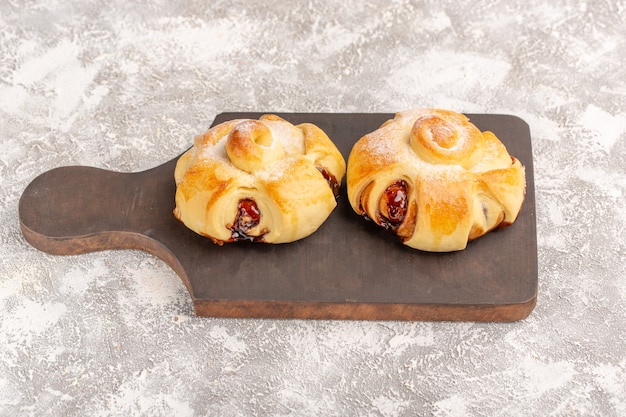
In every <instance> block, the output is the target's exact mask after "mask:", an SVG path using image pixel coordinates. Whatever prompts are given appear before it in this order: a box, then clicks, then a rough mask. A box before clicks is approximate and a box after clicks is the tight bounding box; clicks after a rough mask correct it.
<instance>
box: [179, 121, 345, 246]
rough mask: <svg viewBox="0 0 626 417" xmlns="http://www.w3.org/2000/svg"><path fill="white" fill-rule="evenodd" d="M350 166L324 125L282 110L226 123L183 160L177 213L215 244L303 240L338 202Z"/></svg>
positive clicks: (210, 132) (197, 142)
mask: <svg viewBox="0 0 626 417" xmlns="http://www.w3.org/2000/svg"><path fill="white" fill-rule="evenodd" d="M345 170H346V164H345V161H344V159H343V156H342V155H341V153H340V152H339V151H338V150H337V148H336V147H335V145H334V143H333V142H331V140H330V139H329V138H328V136H327V135H326V134H325V133H324V132H323V131H322V130H321V129H320V128H318V127H317V126H315V125H313V124H309V123H304V124H300V125H297V126H294V125H293V124H291V123H289V122H287V121H285V120H283V119H282V118H280V117H278V116H275V115H264V116H262V117H260V118H259V120H253V119H238V120H231V121H227V122H224V123H221V124H219V125H217V126H214V127H212V128H211V129H209V130H208V131H207V132H205V133H204V134H202V135H200V136H198V137H196V139H195V142H194V146H193V147H192V148H191V149H189V150H188V151H187V152H185V153H184V154H183V155H182V156H181V157H180V158H179V160H178V161H177V163H176V169H175V172H174V179H175V181H176V187H177V188H176V208H175V209H174V215H175V216H176V218H177V219H179V220H180V221H182V222H183V223H184V224H185V225H186V226H187V227H189V228H190V229H191V230H193V231H195V232H196V233H198V234H201V235H203V236H206V237H209V238H211V239H212V240H213V241H214V242H215V243H218V244H220V245H221V244H222V243H223V242H234V241H239V240H250V241H258V242H266V243H286V242H293V241H295V240H298V239H302V238H304V237H306V236H308V235H310V234H311V233H313V232H314V231H316V230H317V229H318V228H319V226H320V225H321V224H322V223H323V222H324V221H325V220H326V218H327V217H328V216H329V215H330V213H331V212H332V211H333V209H334V208H335V207H336V205H337V202H336V196H337V194H338V192H339V185H340V183H341V180H342V179H343V176H344V174H345Z"/></svg>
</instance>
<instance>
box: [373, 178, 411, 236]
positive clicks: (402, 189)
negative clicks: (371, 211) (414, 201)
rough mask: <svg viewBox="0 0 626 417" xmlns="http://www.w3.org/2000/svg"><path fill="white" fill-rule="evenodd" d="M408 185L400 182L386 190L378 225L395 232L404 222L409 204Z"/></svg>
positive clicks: (380, 208)
mask: <svg viewBox="0 0 626 417" xmlns="http://www.w3.org/2000/svg"><path fill="white" fill-rule="evenodd" d="M407 197H408V184H407V183H406V181H404V180H398V181H396V182H394V183H393V184H391V185H390V186H389V187H387V189H386V190H385V192H384V194H383V196H382V198H381V200H380V205H379V211H378V224H380V225H381V226H382V227H383V228H385V229H387V230H391V231H395V230H396V229H397V228H398V226H400V224H402V222H403V221H404V217H405V216H406V213H407V210H408V207H409V204H408V198H407Z"/></svg>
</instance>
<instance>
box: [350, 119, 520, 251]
mask: <svg viewBox="0 0 626 417" xmlns="http://www.w3.org/2000/svg"><path fill="white" fill-rule="evenodd" d="M346 182H347V188H348V199H349V201H350V204H351V205H352V208H353V209H354V210H355V211H356V212H357V213H359V214H361V215H364V216H366V217H368V218H370V219H371V220H373V221H374V222H376V223H377V224H378V225H380V226H382V227H383V228H385V229H387V230H390V231H391V232H393V233H395V234H397V235H398V236H399V237H400V239H401V240H402V242H403V243H404V244H405V245H407V246H410V247H412V248H415V249H420V250H424V251H431V252H447V251H456V250H462V249H465V247H466V246H467V242H468V241H469V240H472V239H476V238H477V237H479V236H482V235H484V234H485V233H487V232H489V231H490V230H492V229H494V228H496V227H503V226H507V225H509V224H511V223H513V222H514V221H515V219H516V218H517V215H518V214H519V211H520V208H521V206H522V202H523V200H524V195H525V190H526V180H525V172H524V167H523V166H522V164H521V163H520V161H518V160H517V159H516V158H514V157H512V156H510V155H509V153H508V151H507V150H506V148H505V146H504V145H503V144H502V143H501V142H500V140H499V139H498V138H497V137H496V136H495V135H494V134H493V133H491V132H481V131H480V130H479V129H478V128H477V127H476V126H474V125H473V124H472V123H471V122H470V121H469V119H468V118H467V117H466V116H464V115H462V114H459V113H455V112H452V111H447V110H439V109H414V110H407V111H403V112H400V113H397V114H396V115H395V117H394V118H393V119H391V120H388V121H386V122H385V123H384V124H383V125H382V126H381V127H380V128H379V129H377V130H376V131H374V132H371V133H369V134H367V135H365V136H364V137H362V138H361V139H360V140H359V141H358V142H357V143H356V144H355V145H354V147H353V149H352V151H351V152H350V156H349V157H348V172H347V174H346Z"/></svg>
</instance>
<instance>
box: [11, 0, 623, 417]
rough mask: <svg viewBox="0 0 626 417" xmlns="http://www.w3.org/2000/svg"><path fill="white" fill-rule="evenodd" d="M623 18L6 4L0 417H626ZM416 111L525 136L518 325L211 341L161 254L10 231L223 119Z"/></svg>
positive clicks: (237, 331) (307, 324)
mask: <svg viewBox="0 0 626 417" xmlns="http://www.w3.org/2000/svg"><path fill="white" fill-rule="evenodd" d="M625 16H626V10H625V3H624V1H613V2H609V1H594V2H585V1H567V0H555V1H551V2H543V1H537V0H531V1H528V0H525V1H519V0H515V1H473V2H456V1H454V2H453V1H387V0H386V1H370V2H359V1H344V0H341V1H338V0H335V1H309V2H289V3H288V2H279V1H266V2H261V1H239V2H236V1H232V2H226V1H215V2H201V1H180V2H169V1H157V2H154V1H135V2H127V1H126V0H124V1H121V0H112V1H107V2H97V1H92V2H83V1H78V0H73V1H60V0H59V1H41V0H32V1H17V0H9V1H4V2H2V3H0V51H1V53H0V175H1V185H0V239H1V246H0V260H1V263H0V415H3V416H4V415H11V416H18V415H19V416H21V415H37V416H39V415H59V416H85V415H94V416H107V415H124V416H129V415H147V416H161V415H176V416H239V415H274V416H288V415H291V416H321V415H336V416H357V415H358V416H415V415H435V416H518V415H521V416H587V415H593V416H622V415H625V414H626V347H625V346H626V340H625V339H626V317H625V313H626V268H625V259H624V258H625V256H624V253H625V248H626V237H625V226H626V207H625V204H624V198H625V195H624V194H625V190H626V175H625V174H626V172H625V171H626V169H625V167H626V151H625V150H624V149H625V137H626V135H625V131H626V106H625V104H626V69H625V66H624V62H625V60H626V52H625V51H626V22H625ZM421 106H435V107H443V108H449V109H453V110H457V111H461V112H468V113H506V114H514V115H516V116H519V117H522V118H523V119H525V120H526V121H527V122H528V123H529V125H530V127H531V132H532V139H533V151H534V163H535V178H536V198H537V227H538V245H539V252H538V257H539V295H538V304H537V307H536V308H535V310H534V311H533V313H531V315H530V317H529V318H528V319H526V320H524V321H521V322H516V323H509V324H489V323H423V322H400V323H398V322H351V321H345V322H334V321H295V320H294V321H292V320H284V321H277V320H253V319H247V320H227V319H212V318H198V317H195V316H193V311H192V306H191V301H190V300H189V297H188V295H187V293H186V290H185V288H184V286H183V284H182V282H181V281H180V279H179V278H178V277H177V276H176V275H175V274H174V273H173V271H171V270H170V269H169V268H168V267H167V266H165V264H163V263H162V262H161V261H160V260H158V259H156V258H154V257H152V256H150V255H148V254H145V253H143V252H139V251H109V252H102V253H95V254H88V255H80V256H70V257H56V256H51V255H47V254H45V253H42V252H39V251H37V250H36V249H34V248H32V247H31V246H29V245H28V244H27V243H26V242H25V240H24V239H23V237H22V235H21V233H20V230H19V225H18V217H17V206H18V200H19V197H20V195H21V193H22V191H23V190H24V188H25V187H26V186H27V185H28V183H29V182H30V181H31V180H32V179H33V178H34V177H35V176H36V175H38V174H39V173H42V172H44V171H47V170H49V169H52V168H55V167H58V166H65V165H74V164H78V165H90V166H97V167H102V168H107V169H111V170H115V171H124V172H136V171H141V170H144V169H149V168H152V167H154V166H156V165H159V164H161V163H163V162H165V161H167V160H169V159H171V158H173V157H175V156H176V155H178V154H179V153H180V152H182V151H183V150H184V149H186V148H187V147H188V146H189V145H190V143H191V141H192V140H193V137H194V135H196V134H198V133H200V132H202V131H203V130H205V129H206V128H207V127H208V126H209V125H210V123H211V121H212V120H213V118H214V117H215V115H216V114H218V113H220V112H222V111H276V112H279V111H284V112H395V111H398V110H404V109H408V108H412V107H421ZM71 215H72V213H68V216H71Z"/></svg>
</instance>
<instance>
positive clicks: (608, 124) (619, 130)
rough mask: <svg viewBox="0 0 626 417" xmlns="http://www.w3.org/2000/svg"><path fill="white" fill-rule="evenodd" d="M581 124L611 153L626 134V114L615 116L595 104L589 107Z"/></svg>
mask: <svg viewBox="0 0 626 417" xmlns="http://www.w3.org/2000/svg"><path fill="white" fill-rule="evenodd" d="M580 122H581V124H582V126H583V127H584V128H585V129H586V130H588V131H590V132H591V133H592V134H593V135H594V139H595V140H596V141H597V143H598V144H599V145H600V146H601V147H602V149H603V150H604V151H606V152H610V151H611V149H612V148H613V145H615V142H616V141H617V140H618V139H619V138H620V136H622V135H623V134H624V132H626V114H624V113H620V114H617V115H613V114H610V113H608V112H607V111H605V110H603V109H601V108H600V107H597V106H596V105H593V104H590V105H589V106H587V108H586V109H585V111H584V113H583V115H582V119H581V121H580Z"/></svg>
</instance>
